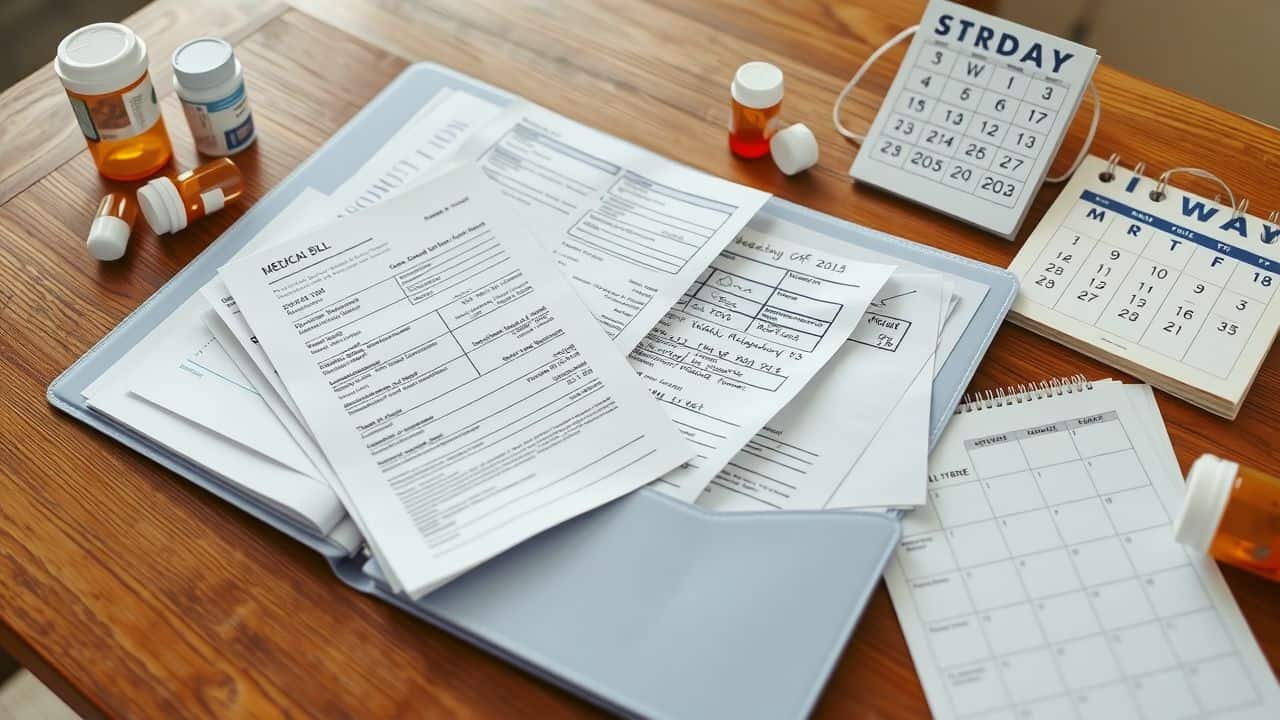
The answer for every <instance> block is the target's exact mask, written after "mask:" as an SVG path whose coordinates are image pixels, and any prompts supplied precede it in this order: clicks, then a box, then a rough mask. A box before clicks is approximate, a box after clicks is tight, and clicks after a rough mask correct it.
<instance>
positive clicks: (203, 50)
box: [173, 37, 236, 90]
mask: <svg viewBox="0 0 1280 720" xmlns="http://www.w3.org/2000/svg"><path fill="white" fill-rule="evenodd" d="M173 74H174V76H175V77H177V79H178V84H179V85H181V86H182V87H184V88H187V89H189V90H207V89H209V88H212V87H217V86H219V85H221V84H223V83H225V82H227V81H229V80H231V79H232V78H234V77H235V76H236V56H235V54H234V53H233V52H232V51H231V45H230V43H228V42H227V41H226V40H223V39H221V38H216V37H202V38H196V39H195V40H191V41H188V42H185V43H183V44H182V45H179V46H178V49H177V50H174V51H173Z"/></svg>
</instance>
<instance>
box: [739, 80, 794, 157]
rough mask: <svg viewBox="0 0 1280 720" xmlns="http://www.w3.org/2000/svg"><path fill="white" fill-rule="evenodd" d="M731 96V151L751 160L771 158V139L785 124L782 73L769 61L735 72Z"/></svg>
mask: <svg viewBox="0 0 1280 720" xmlns="http://www.w3.org/2000/svg"><path fill="white" fill-rule="evenodd" d="M729 94H730V96H731V98H732V100H733V102H732V111H733V114H732V116H731V117H730V118H729V149H730V150H731V151H733V154H734V155H737V156H738V157H742V158H748V159H751V158H758V157H763V156H765V155H767V154H768V153H769V138H771V137H773V134H774V133H775V132H777V130H778V125H779V123H780V122H781V121H782V118H781V117H780V114H781V113H782V71H781V70H779V69H778V67H777V66H776V65H772V64H770V63H767V62H759V61H756V62H749V63H747V64H745V65H743V66H742V67H740V68H738V71H737V72H736V73H734V75H733V82H732V83H730V84H729Z"/></svg>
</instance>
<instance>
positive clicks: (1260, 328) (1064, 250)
mask: <svg viewBox="0 0 1280 720" xmlns="http://www.w3.org/2000/svg"><path fill="white" fill-rule="evenodd" d="M1082 172H1088V174H1087V175H1086V177H1089V178H1091V177H1092V174H1093V172H1092V171H1082ZM1136 179H1137V176H1135V179H1134V180H1130V182H1129V183H1128V184H1127V186H1126V188H1125V192H1132V191H1133V190H1134V189H1135V188H1136V186H1137V185H1138V183H1137V182H1135V180H1136ZM1091 182H1092V180H1090V181H1088V182H1086V184H1085V185H1084V186H1083V188H1079V187H1073V188H1071V189H1069V190H1068V191H1067V192H1069V193H1072V195H1070V196H1069V197H1074V198H1075V200H1074V205H1072V206H1071V210H1070V211H1069V212H1067V213H1065V217H1062V219H1061V220H1060V222H1059V224H1058V226H1057V229H1056V230H1055V231H1054V232H1053V235H1052V237H1051V238H1050V239H1049V241H1048V242H1045V243H1044V245H1043V246H1042V247H1041V248H1040V250H1039V252H1038V254H1037V258H1036V264H1035V265H1033V266H1032V268H1033V269H1032V272H1031V273H1030V274H1029V275H1028V276H1024V278H1023V295H1024V296H1025V298H1026V300H1027V301H1030V302H1035V303H1038V304H1041V305H1044V306H1046V307H1049V308H1052V309H1053V310H1055V311H1057V312H1059V313H1062V314H1063V315H1066V316H1068V317H1071V318H1073V319H1075V320H1077V321H1079V322H1082V323H1085V324H1086V325H1089V326H1091V327H1093V328H1096V329H1097V330H1098V331H1100V332H1101V333H1102V334H1101V335H1099V336H1098V339H1097V342H1102V343H1106V344H1107V345H1109V346H1114V347H1116V348H1117V349H1118V350H1119V351H1121V352H1125V351H1126V350H1127V347H1126V346H1125V344H1124V343H1125V342H1128V343H1132V344H1134V345H1137V346H1139V347H1142V348H1145V349H1147V350H1149V351H1151V352H1154V353H1156V354H1158V355H1159V356H1162V357H1166V358H1169V359H1170V360H1172V361H1174V362H1176V363H1179V364H1181V365H1183V366H1185V367H1188V368H1192V369H1195V370H1198V371H1200V372H1204V373H1206V374H1208V375H1209V376H1211V377H1214V378H1218V379H1222V380H1226V379H1229V378H1231V377H1232V376H1233V374H1235V373H1236V372H1237V371H1238V369H1239V367H1240V365H1241V363H1242V361H1243V360H1245V359H1246V358H1245V350H1246V348H1250V347H1253V346H1254V345H1255V344H1256V343H1257V342H1258V340H1259V339H1260V335H1261V334H1262V333H1266V332H1271V331H1273V330H1274V327H1273V323H1272V322H1264V319H1265V318H1266V317H1267V316H1269V315H1270V314H1271V313H1270V311H1271V310H1272V305H1273V303H1274V300H1275V297H1274V292H1275V287H1276V286H1280V275H1277V274H1276V273H1275V272H1273V271H1274V270H1275V269H1276V267H1277V261H1272V260H1270V259H1268V258H1265V257H1262V256H1259V255H1256V254H1255V253H1253V252H1250V251H1248V250H1245V249H1242V248H1240V247H1237V246H1235V245H1233V244H1230V243H1226V242H1222V241H1219V240H1217V239H1215V238H1211V237H1208V236H1205V235H1203V234H1200V233H1197V232H1195V231H1194V230H1191V229H1189V228H1187V227H1184V226H1183V225H1179V224H1177V223H1174V222H1172V221H1169V220H1166V219H1164V218H1163V217H1161V216H1159V215H1153V214H1152V213H1151V211H1147V210H1138V209H1135V208H1134V207H1131V206H1130V205H1127V204H1125V203H1123V202H1120V201H1118V200H1116V199H1113V198H1111V197H1109V196H1106V195H1103V194H1102V193H1101V189H1100V188H1099V189H1098V190H1093V189H1090V187H1093V186H1092V185H1091V184H1090V183H1091ZM1099 182H1104V181H1099ZM1112 182H1114V181H1112ZM1188 197H1190V196H1188ZM1129 202H1136V200H1135V201H1129ZM1164 202H1166V203H1168V205H1167V206H1166V207H1170V208H1171V209H1172V208H1173V207H1175V206H1179V205H1178V202H1179V201H1178V200H1177V199H1174V198H1168V199H1166V200H1165V201H1164ZM1192 202H1193V201H1191V200H1183V201H1182V205H1181V206H1182V207H1185V208H1186V209H1184V210H1183V212H1184V213H1187V212H1191V213H1192V214H1194V213H1196V212H1200V211H1199V210H1195V209H1194V206H1192V205H1191V203H1192ZM1194 202H1199V201H1194ZM1171 211H1172V210H1171ZM1219 224H1221V223H1219Z"/></svg>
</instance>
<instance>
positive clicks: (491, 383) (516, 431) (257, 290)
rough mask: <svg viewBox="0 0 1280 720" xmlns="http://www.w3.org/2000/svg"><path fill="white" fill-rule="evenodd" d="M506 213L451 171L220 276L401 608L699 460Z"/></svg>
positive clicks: (474, 174)
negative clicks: (382, 565) (400, 596)
mask: <svg viewBox="0 0 1280 720" xmlns="http://www.w3.org/2000/svg"><path fill="white" fill-rule="evenodd" d="M507 207H508V206H507V204H506V202H505V201H503V200H501V198H500V196H499V195H498V192H497V190H496V189H495V188H494V187H493V185H492V184H491V183H490V182H489V181H488V180H487V179H485V178H484V177H483V176H482V175H481V174H480V172H479V171H478V170H476V169H475V168H461V169H459V170H456V171H453V172H451V173H449V174H448V175H445V176H442V177H440V178H439V179H437V180H435V181H432V182H429V183H426V184H424V185H421V186H419V187H416V188H414V189H412V190H409V191H406V192H404V193H402V194H400V195H398V196H397V197H394V198H392V199H389V200H386V201H385V202H383V203H381V204H379V205H377V206H375V207H373V208H370V209H367V210H364V211H361V212H360V213H357V214H355V215H352V216H351V217H349V218H347V219H345V220H340V221H338V222H337V223H334V224H331V225H327V226H325V227H324V228H321V229H319V230H317V231H315V232H314V233H310V234H308V236H307V238H306V239H305V240H298V241H291V242H287V243H285V244H283V245H280V246H277V247H276V248H274V249H273V250H270V251H268V252H266V253H263V254H260V255H256V256H253V257H251V258H247V259H245V260H242V261H238V262H236V263H233V264H231V265H229V266H228V267H226V268H224V269H223V271H222V273H221V274H222V276H223V278H224V280H225V281H226V284H227V287H228V289H229V290H230V293H231V295H232V296H233V297H234V298H235V299H236V302H237V305H238V307H239V309H240V311H241V313H243V315H244V317H245V319H246V320H247V321H248V323H249V325H250V327H252V328H253V330H254V332H255V335H256V337H257V338H258V340H259V342H260V343H261V345H262V347H263V348H264V349H265V351H266V353H267V355H268V356H269V357H270V359H271V362H272V364H273V365H274V366H275V368H276V369H277V370H278V371H279V374H280V377H281V379H282V380H283V381H284V384H285V386H286V387H287V389H288V391H289V394H290V395H291V396H292V397H293V399H294V401H295V402H296V403H297V405H298V408H299V410H300V411H301V413H302V415H303V416H304V417H305V418H306V419H307V422H308V424H309V426H310V427H311V429H312V430H313V431H314V432H315V434H316V438H317V440H318V441H319V444H320V445H321V447H322V448H324V451H325V453H326V455H327V456H328V458H329V460H330V462H331V464H332V465H333V468H334V470H335V471H336V473H337V475H338V478H339V479H340V481H341V483H342V484H343V486H344V487H345V489H346V491H347V494H348V496H349V497H350V499H351V501H352V502H353V503H354V505H355V508H356V510H357V514H358V515H359V517H360V518H362V519H363V520H364V522H363V525H362V529H363V530H365V533H366V539H367V540H369V541H370V542H371V543H372V544H374V545H376V546H377V547H378V548H379V550H380V559H382V560H385V561H386V563H387V568H386V569H387V570H388V571H389V572H390V573H391V574H392V575H393V576H394V584H395V585H396V586H397V587H398V588H401V589H403V590H404V591H405V592H406V593H408V594H409V595H410V596H413V597H417V596H420V595H421V594H422V593H424V592H426V591H428V590H430V589H431V588H433V587H434V586H436V585H437V584H438V583H439V582H441V581H442V580H445V579H447V578H449V577H452V576H454V575H456V574H457V573H458V572H461V571H464V570H466V569H468V568H470V567H472V566H474V565H476V564H477V563H479V562H482V561H484V560H486V559H488V558H490V557H492V556H493V555H495V554H497V553H499V552H501V551H502V550H505V549H506V548H508V547H511V546H512V545H514V544H516V543H518V542H520V541H522V540H524V539H526V538H528V537H529V536H531V535H533V534H536V533H538V532H540V531H542V530H545V529H546V528H548V527H551V526H553V525H555V524H557V523H560V522H562V521H564V520H566V519H568V518H570V517H573V516H574V515H577V514H579V513H582V512H585V511H586V510H589V509H591V508H594V507H597V506H598V505H600V504H602V503H605V502H608V501H609V500H612V499H615V498H617V497H618V496H620V495H622V494H624V493H627V492H630V491H632V490H634V489H636V488H637V487H639V486H641V485H643V484H645V483H646V482H649V481H650V480H652V479H653V478H654V477H658V476H660V475H662V474H663V473H665V472H667V471H668V470H670V469H672V468H674V467H676V466H678V465H679V464H680V463H681V462H683V461H685V460H687V459H688V458H689V457H690V456H691V454H692V452H691V451H690V448H689V445H688V444H687V443H686V442H684V440H683V438H682V437H681V436H680V435H679V433H677V432H676V431H675V430H674V428H673V427H672V425H671V423H670V422H669V421H668V419H667V418H666V417H665V416H664V415H663V413H662V410H661V408H660V407H659V406H658V405H657V404H655V403H653V402H652V400H651V399H650V398H649V397H648V395H647V394H646V393H645V392H644V387H643V385H642V384H641V383H640V382H639V379H638V378H637V377H636V375H635V373H634V372H633V371H632V370H631V369H630V368H629V367H628V366H627V365H626V363H625V361H624V359H623V358H622V357H620V356H619V355H618V353H617V351H616V349H615V348H614V347H613V346H612V345H611V344H610V343H609V341H608V338H607V336H605V335H604V334H603V332H601V330H600V327H599V326H598V325H597V324H596V323H595V322H593V320H592V319H591V316H590V314H589V313H587V311H586V310H585V308H584V307H583V306H582V304H581V302H580V301H579V300H578V299H577V297H576V296H575V294H574V292H573V290H572V289H571V288H570V286H569V285H568V284H567V283H566V282H565V280H564V278H563V276H561V275H560V273H559V272H558V271H557V269H556V267H555V264H554V263H553V262H552V261H551V259H550V258H549V257H548V256H547V255H546V254H545V252H544V251H543V250H542V249H541V247H540V243H539V241H538V240H536V239H535V238H533V237H531V236H530V235H529V233H528V232H527V231H525V230H522V229H521V227H520V224H519V222H518V221H517V220H516V219H515V218H513V217H512V215H511V213H510V212H508V211H507V209H506V208H507Z"/></svg>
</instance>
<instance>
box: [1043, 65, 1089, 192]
mask: <svg viewBox="0 0 1280 720" xmlns="http://www.w3.org/2000/svg"><path fill="white" fill-rule="evenodd" d="M1089 94H1090V95H1091V96H1092V97H1093V119H1092V120H1090V121H1089V132H1087V133H1085V136H1084V145H1081V146H1080V154H1078V155H1076V159H1075V161H1074V162H1072V163H1071V167H1069V168H1067V171H1066V172H1064V173H1062V174H1061V175H1057V176H1054V177H1047V178H1045V179H1044V181H1045V182H1047V183H1060V182H1062V181H1063V180H1066V179H1067V178H1069V177H1071V176H1072V175H1074V174H1075V172H1076V168H1078V167H1080V163H1082V162H1084V158H1085V156H1086V155H1088V154H1089V148H1090V147H1091V146H1092V145H1093V136H1094V135H1097V134H1098V121H1099V120H1101V119H1102V98H1100V97H1098V88H1097V86H1095V85H1094V84H1093V81H1092V80H1090V81H1089Z"/></svg>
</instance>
